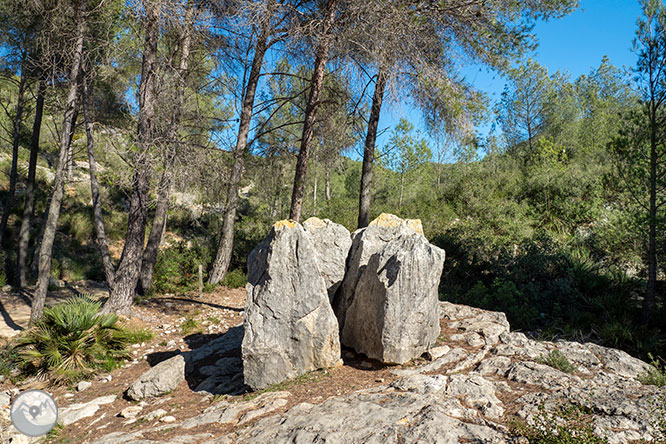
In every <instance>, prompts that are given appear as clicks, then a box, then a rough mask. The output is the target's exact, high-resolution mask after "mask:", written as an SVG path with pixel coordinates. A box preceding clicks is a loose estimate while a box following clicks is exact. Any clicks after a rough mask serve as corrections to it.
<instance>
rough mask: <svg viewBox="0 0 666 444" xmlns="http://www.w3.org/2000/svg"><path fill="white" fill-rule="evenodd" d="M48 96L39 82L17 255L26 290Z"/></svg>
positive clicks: (19, 276)
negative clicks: (43, 120)
mask: <svg viewBox="0 0 666 444" xmlns="http://www.w3.org/2000/svg"><path fill="white" fill-rule="evenodd" d="M45 94H46V81H45V80H44V78H40V80H39V89H38V90H37V100H36V103H35V119H34V121H33V123H32V138H31V140H30V160H29V161H28V180H27V182H26V185H25V203H24V206H23V217H22V218H21V229H20V230H19V244H18V253H17V261H16V262H17V270H18V273H17V275H18V282H17V283H18V286H19V288H25V287H26V286H27V284H28V279H27V270H26V259H27V257H28V244H29V243H30V225H31V223H32V216H33V212H34V211H35V174H36V172H37V154H38V153H39V137H40V134H41V130H42V116H43V114H44V95H45Z"/></svg>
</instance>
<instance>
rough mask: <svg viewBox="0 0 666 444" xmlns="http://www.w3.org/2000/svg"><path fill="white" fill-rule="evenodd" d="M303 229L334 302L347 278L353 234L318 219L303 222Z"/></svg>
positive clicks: (329, 222)
mask: <svg viewBox="0 0 666 444" xmlns="http://www.w3.org/2000/svg"><path fill="white" fill-rule="evenodd" d="M303 228H304V229H305V231H306V232H307V233H308V235H309V236H310V240H311V241H312V245H313V246H314V248H315V254H316V257H317V261H318V263H319V272H320V273H321V276H322V277H323V278H324V283H325V284H326V290H327V291H328V297H329V300H331V301H332V300H333V296H334V295H335V292H336V291H337V290H338V287H340V284H341V283H342V279H343V278H344V277H345V267H346V263H347V255H348V254H349V248H350V247H351V244H352V240H351V234H350V233H349V231H348V230H347V229H346V228H345V227H343V226H342V225H340V224H336V223H335V222H331V221H330V220H328V219H324V220H321V219H319V218H317V217H311V218H309V219H308V220H306V221H305V222H303Z"/></svg>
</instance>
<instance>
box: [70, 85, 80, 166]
mask: <svg viewBox="0 0 666 444" xmlns="http://www.w3.org/2000/svg"><path fill="white" fill-rule="evenodd" d="M80 108H81V93H79V98H78V99H77V101H76V105H75V106H74V117H73V118H72V122H73V123H72V131H71V134H72V137H73V136H74V131H76V122H77V121H78V120H79V109H80ZM70 139H71V138H70ZM73 171H74V145H72V141H71V140H70V142H69V150H68V152H67V179H71V178H72V174H73Z"/></svg>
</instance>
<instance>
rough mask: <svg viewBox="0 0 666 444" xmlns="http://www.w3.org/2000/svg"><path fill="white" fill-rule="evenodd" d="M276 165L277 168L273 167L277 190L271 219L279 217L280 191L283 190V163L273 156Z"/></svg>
mask: <svg viewBox="0 0 666 444" xmlns="http://www.w3.org/2000/svg"><path fill="white" fill-rule="evenodd" d="M273 162H274V165H277V167H276V168H273V180H274V183H275V191H274V193H273V209H272V210H271V219H273V220H275V219H277V215H278V213H279V211H280V191H281V190H282V165H281V164H280V163H278V162H279V161H277V160H275V157H273Z"/></svg>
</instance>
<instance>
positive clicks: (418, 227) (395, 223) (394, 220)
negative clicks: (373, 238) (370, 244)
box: [370, 213, 424, 236]
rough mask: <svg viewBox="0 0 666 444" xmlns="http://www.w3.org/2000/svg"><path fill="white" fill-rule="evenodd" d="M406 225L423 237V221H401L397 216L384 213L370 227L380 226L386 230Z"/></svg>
mask: <svg viewBox="0 0 666 444" xmlns="http://www.w3.org/2000/svg"><path fill="white" fill-rule="evenodd" d="M402 224H404V225H405V226H407V227H408V228H410V229H412V230H413V231H414V232H416V233H417V234H420V235H421V236H423V235H424V234H423V225H422V224H421V219H400V218H399V217H398V216H396V215H395V214H390V213H382V214H380V215H379V216H378V217H377V219H375V220H373V221H372V222H370V226H371V227H372V226H378V227H385V228H393V227H399V226H400V225H402Z"/></svg>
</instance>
